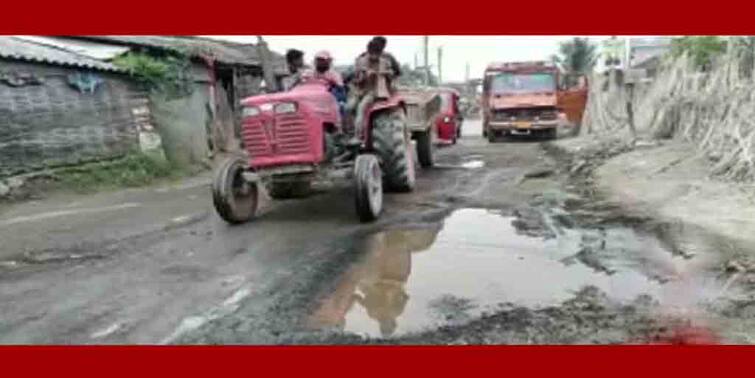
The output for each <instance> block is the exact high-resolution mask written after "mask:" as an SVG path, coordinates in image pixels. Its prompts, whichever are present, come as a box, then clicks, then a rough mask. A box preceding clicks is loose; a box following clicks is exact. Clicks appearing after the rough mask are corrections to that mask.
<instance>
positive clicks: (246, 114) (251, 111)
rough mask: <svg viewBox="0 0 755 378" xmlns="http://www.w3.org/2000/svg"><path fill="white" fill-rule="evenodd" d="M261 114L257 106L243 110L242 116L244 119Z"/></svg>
mask: <svg viewBox="0 0 755 378" xmlns="http://www.w3.org/2000/svg"><path fill="white" fill-rule="evenodd" d="M259 114H260V108H258V107H256V106H247V107H245V108H244V109H243V110H241V116H242V117H243V118H246V117H255V116H258V115H259Z"/></svg>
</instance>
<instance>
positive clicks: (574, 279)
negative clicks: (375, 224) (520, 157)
mask: <svg viewBox="0 0 755 378" xmlns="http://www.w3.org/2000/svg"><path fill="white" fill-rule="evenodd" d="M523 224H524V226H523ZM526 225H529V226H526ZM354 248H355V249H356V250H357V252H356V253H357V254H358V255H360V256H361V258H360V259H359V260H358V261H357V262H355V263H354V264H353V265H352V266H351V267H350V268H349V269H347V270H346V271H345V272H344V273H343V274H342V275H341V276H340V277H339V278H338V279H337V281H336V284H335V287H334V288H331V289H330V290H326V291H325V292H323V293H320V295H319V296H318V297H317V298H316V303H317V305H316V306H315V308H314V311H313V312H312V314H311V315H310V316H309V318H308V319H307V320H306V323H307V324H306V327H307V328H309V329H312V330H328V331H336V332H342V333H345V334H355V335H359V336H361V337H366V338H373V339H375V338H376V339H381V338H386V339H397V338H398V339H400V338H402V337H404V336H407V335H412V334H422V333H428V332H433V330H439V329H443V327H452V326H460V325H461V324H464V323H469V322H477V321H479V319H481V317H485V316H489V315H486V314H496V313H500V312H501V308H500V305H501V304H502V303H505V304H507V306H510V307H511V308H513V309H519V310H518V311H525V312H526V313H528V314H534V313H536V312H537V311H541V310H543V309H547V308H558V307H562V306H564V304H565V303H568V302H569V301H570V300H574V298H575V295H578V294H579V293H582V294H581V295H583V296H584V295H585V294H584V291H585V290H588V291H589V292H590V293H593V296H598V297H604V298H605V301H607V302H610V303H613V304H614V307H616V306H618V307H617V308H619V307H621V306H624V305H626V304H627V303H632V302H633V301H636V300H637V299H638V298H652V299H653V300H654V301H657V302H659V303H663V302H665V301H666V300H667V298H668V297H669V293H668V291H669V288H671V289H672V290H671V291H672V292H673V291H674V290H673V285H672V284H671V282H673V281H675V280H677V279H678V277H677V276H678V274H677V273H678V272H679V266H677V264H683V263H684V261H685V260H684V259H682V258H679V259H678V260H679V261H676V260H675V258H674V256H673V255H672V254H671V253H670V252H669V251H668V250H666V249H664V247H663V245H662V244H661V243H659V242H658V241H657V240H655V239H654V238H653V237H652V236H650V235H639V234H637V233H635V232H634V231H633V230H631V229H628V228H615V229H606V228H603V229H580V228H572V229H566V228H563V227H560V226H559V224H558V222H555V221H554V220H553V217H551V216H549V215H548V214H547V213H546V214H542V213H540V214H539V215H537V211H536V210H531V212H530V213H527V214H525V213H524V212H523V211H522V210H517V211H516V212H513V213H512V214H507V213H505V212H502V211H495V210H488V209H474V208H471V209H459V210H456V211H454V212H452V213H451V214H450V215H449V216H448V217H447V218H445V219H444V220H443V221H441V222H440V223H434V224H430V225H428V226H426V227H424V228H417V227H412V228H391V229H385V230H381V231H378V232H375V233H373V234H369V235H367V236H366V237H365V238H364V239H363V240H362V241H361V242H360V243H357V244H355V247H354ZM701 284H703V285H704V284H707V283H701ZM590 290H591V291H590ZM651 302H652V301H651ZM679 305H681V306H686V305H688V303H686V302H683V301H682V302H680V303H679ZM511 311H514V310H511ZM533 311H534V312H533ZM509 315H511V314H509Z"/></svg>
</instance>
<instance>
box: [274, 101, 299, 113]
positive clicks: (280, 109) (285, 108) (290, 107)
mask: <svg viewBox="0 0 755 378" xmlns="http://www.w3.org/2000/svg"><path fill="white" fill-rule="evenodd" d="M295 112H296V103H294V102H281V103H280V104H277V105H275V113H276V114H285V113H295Z"/></svg>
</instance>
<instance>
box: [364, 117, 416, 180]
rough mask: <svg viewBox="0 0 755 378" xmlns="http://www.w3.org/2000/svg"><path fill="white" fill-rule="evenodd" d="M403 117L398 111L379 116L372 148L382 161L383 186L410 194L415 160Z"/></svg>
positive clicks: (375, 124) (375, 122)
mask: <svg viewBox="0 0 755 378" xmlns="http://www.w3.org/2000/svg"><path fill="white" fill-rule="evenodd" d="M409 143H410V141H409V138H408V135H407V133H406V125H405V121H404V119H403V117H401V114H399V113H398V112H382V113H380V114H378V115H376V116H375V119H374V124H373V128H372V146H373V148H374V150H375V153H376V154H377V155H378V156H379V157H380V159H381V160H382V163H383V164H382V167H381V168H382V170H383V184H384V187H385V188H386V189H387V190H389V191H394V192H410V191H412V190H413V189H414V181H415V177H414V159H413V158H412V156H411V155H410V154H411V151H410V148H409Z"/></svg>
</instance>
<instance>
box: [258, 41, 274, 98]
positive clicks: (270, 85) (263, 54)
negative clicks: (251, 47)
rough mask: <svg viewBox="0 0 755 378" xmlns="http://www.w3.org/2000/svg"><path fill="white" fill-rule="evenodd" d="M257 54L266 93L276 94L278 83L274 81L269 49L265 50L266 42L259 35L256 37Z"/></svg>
mask: <svg viewBox="0 0 755 378" xmlns="http://www.w3.org/2000/svg"><path fill="white" fill-rule="evenodd" d="M257 53H258V54H259V55H260V60H261V61H262V76H263V77H264V78H265V86H266V87H267V90H268V92H277V91H278V83H277V82H276V81H275V72H274V68H273V61H272V59H271V57H270V49H268V48H267V42H265V40H264V39H262V36H261V35H258V36H257Z"/></svg>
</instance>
